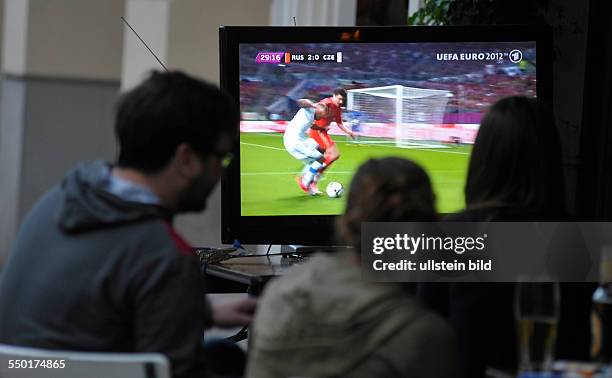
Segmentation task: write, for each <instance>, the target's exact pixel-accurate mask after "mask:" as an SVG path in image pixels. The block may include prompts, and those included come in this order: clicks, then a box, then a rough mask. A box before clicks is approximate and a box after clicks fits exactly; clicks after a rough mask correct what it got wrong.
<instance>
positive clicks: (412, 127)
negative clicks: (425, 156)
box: [347, 85, 452, 147]
mask: <svg viewBox="0 0 612 378" xmlns="http://www.w3.org/2000/svg"><path fill="white" fill-rule="evenodd" d="M450 97H452V93H451V92H450V91H447V90H438V89H426V88H415V87H406V86H403V85H389V86H383V87H372V88H361V89H350V90H348V91H347V110H348V111H349V112H351V111H352V112H359V113H360V114H363V117H362V119H363V121H364V122H367V123H369V124H370V125H378V126H376V127H374V126H373V127H372V128H371V131H370V134H371V135H370V136H372V137H380V138H393V139H395V144H396V146H398V147H408V146H414V145H422V144H423V143H424V142H426V141H428V137H427V135H428V133H427V130H426V129H427V128H432V127H433V126H434V125H439V124H442V123H443V119H444V111H445V109H446V105H447V103H448V100H449V98H450ZM389 128H392V129H393V130H389ZM377 130H378V131H377Z"/></svg>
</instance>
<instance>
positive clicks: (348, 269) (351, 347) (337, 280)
mask: <svg viewBox="0 0 612 378" xmlns="http://www.w3.org/2000/svg"><path fill="white" fill-rule="evenodd" d="M435 219H436V211H435V207H434V195H433V192H432V189H431V184H430V181H429V178H428V176H427V174H426V173H425V171H423V169H422V168H421V167H419V166H418V165H416V164H415V163H413V162H411V161H408V160H404V159H399V158H386V159H380V160H378V159H377V160H374V159H373V160H369V161H368V162H366V163H365V164H364V165H362V166H361V167H360V168H359V170H358V171H357V173H356V174H355V175H354V176H353V181H352V184H351V188H350V191H349V195H348V201H347V206H346V211H345V213H344V215H343V216H341V217H340V218H339V220H338V224H337V230H338V233H339V235H340V238H341V239H342V240H343V241H344V242H345V243H346V244H349V245H351V246H352V247H353V250H352V251H344V252H336V253H332V254H319V255H315V256H314V257H312V258H311V260H310V261H308V262H307V263H305V264H303V265H301V266H298V267H296V268H295V269H294V270H293V271H291V272H289V273H288V274H287V275H285V276H284V277H281V278H279V279H278V280H276V281H273V282H271V283H270V284H269V285H268V286H267V287H266V289H265V291H264V295H263V297H262V298H261V300H260V302H259V305H258V310H257V314H256V317H255V321H254V328H253V334H252V338H251V344H250V345H249V361H248V367H247V376H248V377H255V378H258V377H266V378H270V377H272V378H274V377H288V376H305V377H347V376H350V377H454V372H455V370H454V367H455V365H456V364H455V350H454V345H455V343H454V339H453V337H452V333H451V331H450V328H449V327H448V325H447V324H446V323H445V322H444V321H443V320H442V319H440V318H439V317H438V316H436V315H434V314H433V313H431V312H429V311H427V310H425V309H424V308H423V307H421V306H420V305H418V304H417V303H416V301H415V300H414V299H413V298H412V297H410V296H409V295H407V294H406V290H405V288H404V287H403V286H402V285H400V284H395V283H389V284H374V283H371V282H366V281H364V280H362V278H361V269H360V266H359V261H360V243H361V242H360V240H361V223H362V222H376V221H386V222H393V221H432V220H435Z"/></svg>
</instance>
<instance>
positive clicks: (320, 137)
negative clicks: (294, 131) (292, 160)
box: [308, 129, 336, 150]
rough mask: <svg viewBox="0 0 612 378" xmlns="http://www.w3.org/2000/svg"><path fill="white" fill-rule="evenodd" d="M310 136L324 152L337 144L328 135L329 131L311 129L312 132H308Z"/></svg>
mask: <svg viewBox="0 0 612 378" xmlns="http://www.w3.org/2000/svg"><path fill="white" fill-rule="evenodd" d="M308 136H309V137H311V138H312V139H314V140H315V141H316V142H317V144H318V145H319V146H320V147H321V148H322V149H324V150H327V149H328V148H330V147H332V146H333V145H335V144H336V142H334V141H333V140H332V138H331V137H330V136H329V134H327V130H315V129H310V131H309V132H308Z"/></svg>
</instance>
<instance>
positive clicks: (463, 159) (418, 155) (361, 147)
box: [240, 133, 471, 216]
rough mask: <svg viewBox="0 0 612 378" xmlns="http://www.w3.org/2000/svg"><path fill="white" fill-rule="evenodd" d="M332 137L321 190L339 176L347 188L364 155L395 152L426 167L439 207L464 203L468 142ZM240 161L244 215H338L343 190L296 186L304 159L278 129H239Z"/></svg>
mask: <svg viewBox="0 0 612 378" xmlns="http://www.w3.org/2000/svg"><path fill="white" fill-rule="evenodd" d="M332 138H334V141H335V142H336V143H337V144H338V148H339V150H340V159H338V160H337V161H336V162H335V163H334V164H333V165H332V166H330V168H329V169H328V170H327V171H326V172H325V174H324V176H323V177H322V178H321V181H320V183H319V188H320V189H321V190H323V191H324V190H325V187H326V186H327V184H328V183H330V182H331V181H338V182H340V183H341V184H342V185H344V189H345V191H347V190H348V187H349V185H350V183H351V178H352V176H353V173H354V172H355V171H356V170H357V168H358V167H359V165H360V164H361V163H363V162H365V161H366V160H367V159H369V158H381V157H387V156H398V157H404V158H408V159H411V160H413V161H415V162H417V163H418V164H420V165H421V166H422V167H423V168H425V170H426V171H427V173H428V174H429V177H430V178H431V181H432V183H433V186H434V191H435V193H436V198H437V201H436V205H437V208H438V211H439V212H442V213H450V212H454V211H457V210H460V209H461V208H463V205H464V197H463V187H464V184H465V177H466V172H467V166H468V162H469V156H470V151H471V146H442V147H435V146H430V147H412V148H399V147H396V146H395V144H394V142H393V141H389V142H388V143H384V141H383V143H380V142H381V140H380V139H379V140H377V142H378V143H372V144H371V143H354V142H349V141H348V140H347V137H345V136H332ZM444 147H445V148H444ZM240 166H241V167H240V171H241V177H240V179H241V180H240V181H241V183H240V193H241V202H242V215H243V216H267V215H337V214H341V213H342V212H343V211H344V204H345V200H346V196H343V197H341V198H329V197H328V196H327V195H325V194H324V195H320V196H314V197H313V196H309V195H307V194H305V193H304V192H302V190H300V188H299V187H298V185H297V183H296V181H295V176H296V175H297V174H298V173H300V172H301V170H302V169H303V165H302V163H301V162H300V161H298V160H296V159H295V158H293V157H292V156H291V155H289V153H288V152H287V151H286V150H285V148H284V146H283V136H282V134H280V133H242V134H241V135H240ZM345 194H346V193H345Z"/></svg>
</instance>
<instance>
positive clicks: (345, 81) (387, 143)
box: [219, 26, 552, 245]
mask: <svg viewBox="0 0 612 378" xmlns="http://www.w3.org/2000/svg"><path fill="white" fill-rule="evenodd" d="M219 37H220V73H221V86H222V88H224V89H225V90H226V91H228V92H229V93H230V94H231V95H233V96H234V98H235V99H236V100H237V101H239V102H240V111H241V114H242V117H241V122H240V143H239V145H238V146H237V147H236V151H235V159H234V161H233V162H232V164H231V165H230V167H229V168H228V170H227V172H226V176H225V177H224V178H223V180H222V241H223V242H225V243H232V242H233V241H234V240H236V239H237V240H239V241H240V242H241V243H258V244H307V245H313V244H315V245H320V244H329V243H333V240H332V238H331V236H332V235H333V230H334V219H335V218H336V216H337V215H339V214H341V213H342V212H343V211H344V206H345V200H346V196H340V197H336V196H332V197H330V196H328V195H327V194H326V193H325V192H326V191H325V189H326V187H327V185H328V184H329V183H331V182H338V183H340V184H341V185H342V186H343V187H344V189H346V190H348V187H349V185H350V183H351V177H352V175H353V173H354V172H355V171H356V169H357V167H358V166H359V165H360V164H361V163H363V162H364V161H366V160H367V159H369V158H376V157H385V156H400V157H406V158H409V159H412V160H414V161H416V162H417V163H419V164H421V165H422V166H423V167H424V168H425V170H426V171H427V172H428V174H429V176H430V178H431V180H432V183H433V187H434V191H435V193H436V197H437V208H438V210H439V211H440V212H441V213H452V212H455V211H458V210H460V209H462V208H463V207H464V196H463V190H464V185H465V179H466V172H467V167H468V162H469V158H470V151H471V148H472V144H473V143H474V139H475V136H476V134H477V132H478V127H479V123H480V120H481V118H482V116H483V114H484V113H485V112H486V111H487V109H488V107H489V106H490V105H491V104H493V103H494V102H495V101H497V100H498V99H500V98H502V97H505V96H509V95H524V96H531V97H536V96H537V97H541V98H543V99H544V100H545V101H550V96H551V85H552V83H551V81H552V33H551V30H550V28H548V27H542V26H539V27H536V26H470V27H228V26H226V27H221V28H220V30H219ZM337 89H343V90H344V91H345V93H342V91H340V92H341V93H342V96H340V97H342V101H341V102H340V103H339V104H338V103H336V105H337V106H339V107H340V109H341V111H340V112H338V111H336V112H335V113H332V114H331V116H335V117H332V118H330V119H329V122H327V123H328V125H327V127H328V129H327V134H328V136H329V138H330V139H331V140H332V141H333V143H335V146H336V148H337V151H338V152H339V158H338V159H337V160H335V161H334V162H333V163H332V164H330V165H329V166H328V167H327V168H326V169H325V171H324V172H323V174H322V175H321V176H320V177H318V180H319V181H318V187H319V188H320V190H321V191H322V192H323V194H320V195H314V196H313V195H310V194H309V193H305V192H304V191H303V188H301V187H300V185H299V183H298V182H297V181H296V177H300V176H301V175H302V174H303V173H305V172H307V170H308V167H307V165H306V164H307V163H305V161H306V160H304V159H301V160H300V159H299V158H300V157H303V154H302V155H300V154H299V153H295V151H293V153H292V151H289V149H291V148H292V147H291V146H288V145H287V143H285V139H286V138H284V134H285V131H286V130H287V128H288V126H289V125H290V124H291V121H292V119H294V117H296V119H298V117H300V112H301V113H304V112H303V111H301V109H302V108H303V107H304V102H303V101H302V100H303V99H307V100H310V101H311V103H313V104H314V103H317V102H320V101H331V100H332V97H333V96H334V95H333V93H334V90H337ZM337 92H338V91H337ZM325 99H328V100H325ZM302 116H303V114H302ZM296 122H297V121H296ZM339 123H342V126H340V125H338V124H339ZM294 124H295V123H294ZM347 130H349V131H350V132H352V133H354V138H353V137H351V136H349V133H348V132H347ZM300 132H301V134H300V135H302V136H303V138H304V140H303V142H305V144H304V145H305V146H309V148H318V149H319V150H320V151H322V148H321V147H317V146H316V144H315V142H313V141H312V140H308V138H310V136H311V134H310V133H311V131H310V129H306V130H305V129H302V130H300ZM310 139H312V138H310ZM308 142H310V143H308Z"/></svg>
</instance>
